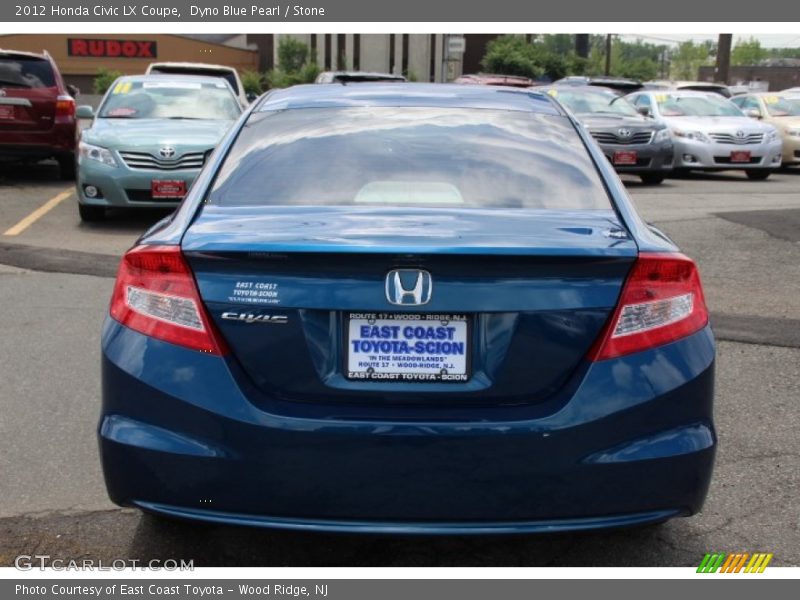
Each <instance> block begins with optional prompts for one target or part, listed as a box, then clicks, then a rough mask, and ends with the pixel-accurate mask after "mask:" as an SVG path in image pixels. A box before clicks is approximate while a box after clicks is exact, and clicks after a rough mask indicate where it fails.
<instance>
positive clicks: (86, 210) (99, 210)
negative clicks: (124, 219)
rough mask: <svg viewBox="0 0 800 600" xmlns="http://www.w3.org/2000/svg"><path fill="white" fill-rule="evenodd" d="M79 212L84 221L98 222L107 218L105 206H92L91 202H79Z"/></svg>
mask: <svg viewBox="0 0 800 600" xmlns="http://www.w3.org/2000/svg"><path fill="white" fill-rule="evenodd" d="M78 214H80V216H81V221H83V222H84V223H96V222H98V221H103V220H105V218H106V207H105V206H91V205H89V204H78Z"/></svg>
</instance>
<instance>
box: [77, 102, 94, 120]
mask: <svg viewBox="0 0 800 600" xmlns="http://www.w3.org/2000/svg"><path fill="white" fill-rule="evenodd" d="M75 116H76V117H78V118H79V119H94V109H93V108H92V107H91V106H89V105H88V104H84V105H82V106H79V107H78V108H77V109H75Z"/></svg>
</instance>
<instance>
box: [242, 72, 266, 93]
mask: <svg viewBox="0 0 800 600" xmlns="http://www.w3.org/2000/svg"><path fill="white" fill-rule="evenodd" d="M241 77H242V86H243V87H244V91H245V93H246V94H256V95H259V96H260V95H261V92H263V91H264V75H263V74H261V73H259V72H258V71H244V72H242V74H241Z"/></svg>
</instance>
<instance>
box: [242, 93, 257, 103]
mask: <svg viewBox="0 0 800 600" xmlns="http://www.w3.org/2000/svg"><path fill="white" fill-rule="evenodd" d="M245 98H247V101H248V102H255V101H256V100H258V94H256V93H255V92H247V94H245Z"/></svg>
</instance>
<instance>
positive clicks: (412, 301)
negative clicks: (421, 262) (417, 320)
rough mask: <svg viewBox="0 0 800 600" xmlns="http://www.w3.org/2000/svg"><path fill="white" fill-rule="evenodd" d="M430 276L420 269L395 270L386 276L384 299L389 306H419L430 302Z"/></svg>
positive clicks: (431, 283)
mask: <svg viewBox="0 0 800 600" xmlns="http://www.w3.org/2000/svg"><path fill="white" fill-rule="evenodd" d="M432 293H433V279H432V278H431V274H430V273H428V272H427V271H423V270H421V269H395V270H393V271H389V273H387V274H386V299H387V300H388V301H389V303H390V304H397V305H401V306H420V305H422V304H427V303H428V302H430V299H431V294H432Z"/></svg>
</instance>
